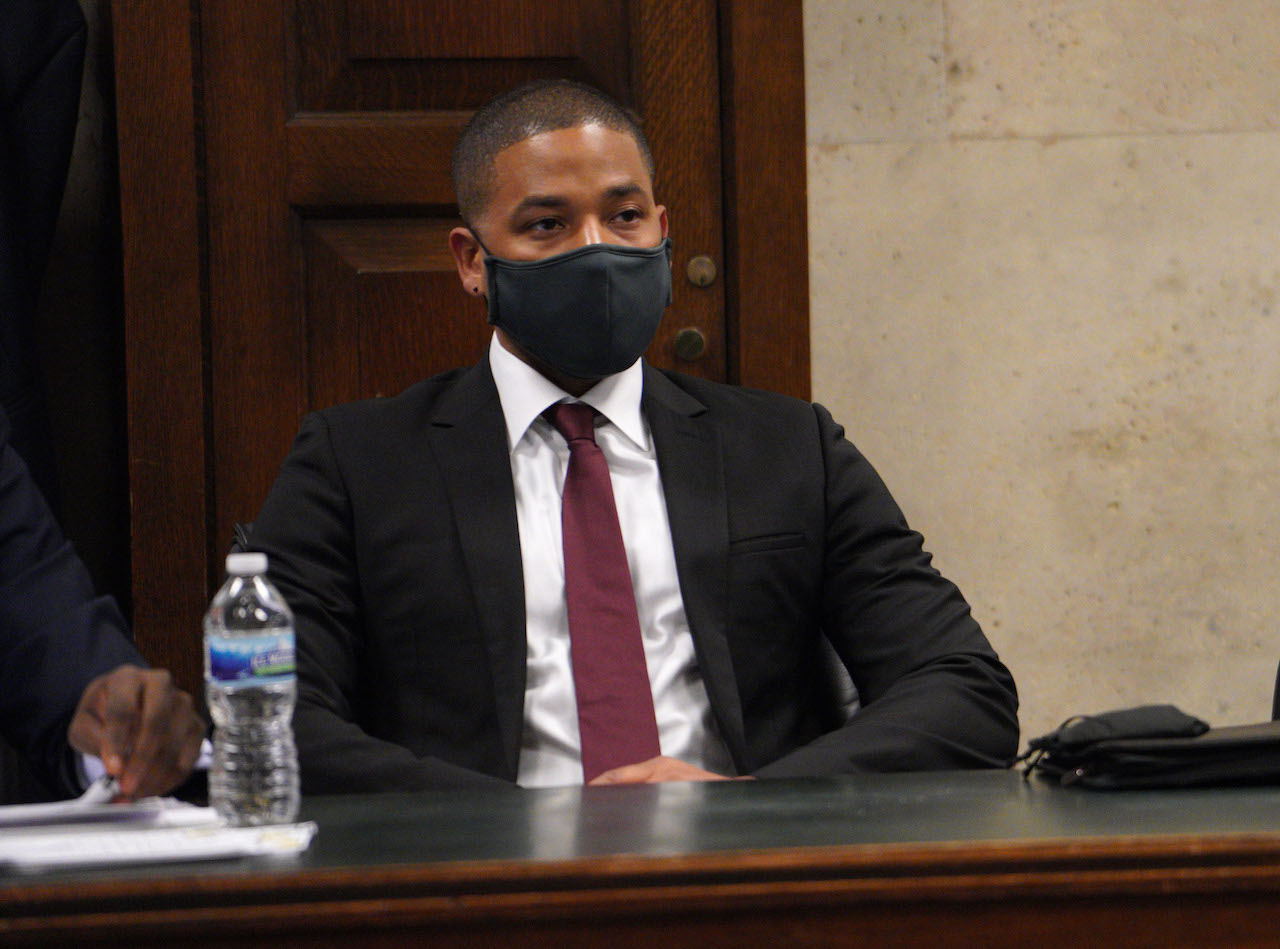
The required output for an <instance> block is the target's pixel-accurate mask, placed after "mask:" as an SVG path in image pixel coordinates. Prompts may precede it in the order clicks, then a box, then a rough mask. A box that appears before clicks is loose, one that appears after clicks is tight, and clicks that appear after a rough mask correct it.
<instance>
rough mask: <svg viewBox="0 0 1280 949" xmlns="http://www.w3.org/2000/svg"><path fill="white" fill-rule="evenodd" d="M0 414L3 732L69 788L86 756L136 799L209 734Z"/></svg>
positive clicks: (179, 766) (169, 783)
mask: <svg viewBox="0 0 1280 949" xmlns="http://www.w3.org/2000/svg"><path fill="white" fill-rule="evenodd" d="M9 431H10V430H9V421H8V418H7V416H6V415H5V413H4V412H3V411H2V410H0V730H2V731H3V733H4V736H5V738H6V739H7V740H9V741H10V742H12V743H13V745H14V747H16V748H17V749H18V750H19V751H20V752H21V753H22V754H23V755H24V757H25V758H26V759H27V760H29V761H30V762H31V764H32V765H33V766H34V767H35V769H36V771H37V773H39V774H41V775H42V776H43V778H44V779H45V780H46V783H47V784H48V785H49V786H50V788H52V789H53V790H54V791H56V792H57V793H60V794H62V795H63V796H68V797H71V796H75V795H77V794H79V793H80V792H81V791H82V790H83V789H84V783H85V776H84V774H83V773H82V771H81V766H82V762H83V759H81V758H79V756H77V755H76V754H74V753H73V751H74V752H79V753H80V754H81V755H90V756H93V757H95V758H97V759H99V760H100V762H101V767H102V768H103V769H105V771H106V772H107V773H108V774H111V775H112V776H114V777H116V778H117V779H118V780H119V786H120V795H121V797H123V798H126V799H131V798H138V797H145V796H148V795H152V794H159V793H162V792H164V791H168V790H170V789H171V788H173V787H175V786H176V785H178V784H179V783H180V782H181V781H182V779H183V778H184V777H186V775H187V774H188V773H189V772H190V771H191V768H192V765H193V763H194V762H195V760H196V756H197V754H198V753H199V750H200V743H201V739H202V738H203V735H204V732H205V726H204V723H203V722H202V721H201V720H200V718H199V717H198V716H197V715H196V714H195V711H194V708H193V704H192V700H191V696H189V695H187V694H186V693H185V692H183V691H181V690H180V689H178V688H176V687H175V686H174V685H173V682H172V680H171V679H170V677H169V674H168V673H167V672H165V671H163V670H160V669H148V668H146V662H145V661H144V660H143V658H142V657H141V656H140V655H139V654H138V651H137V650H136V649H135V648H134V647H133V644H132V643H131V642H130V641H129V638H128V634H127V632H126V628H125V622H124V618H123V617H122V616H121V615H120V611H119V609H118V608H117V607H116V605H115V601H113V600H112V599H111V598H109V597H99V596H95V595H94V591H93V586H92V582H91V581H90V579H89V574H88V571H86V570H85V568H84V565H83V564H82V563H81V562H80V559H79V558H78V557H77V556H76V554H75V551H74V550H73V549H72V548H71V545H70V544H69V543H68V542H67V540H66V538H64V537H63V536H62V533H61V532H60V531H59V530H58V526H57V524H56V523H55V522H54V520H53V515H52V514H51V513H50V512H49V509H48V507H47V506H46V504H45V502H44V498H43V496H42V495H41V494H40V491H39V489H38V488H37V487H36V485H35V483H34V482H33V481H32V479H31V475H30V472H29V471H28V470H27V467H26V465H25V463H24V462H23V460H22V459H21V458H20V457H19V456H18V454H17V453H16V452H15V451H14V450H13V448H12V447H11V446H10V444H9Z"/></svg>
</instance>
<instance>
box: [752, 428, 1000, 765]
mask: <svg viewBox="0 0 1280 949" xmlns="http://www.w3.org/2000/svg"><path fill="white" fill-rule="evenodd" d="M813 411H814V413H815V416H816V423H817V432H818V437H819V440H820V443H821V446H822V455H823V462H824V467H825V490H826V507H825V542H824V553H823V577H822V591H821V595H820V602H821V625H822V629H823V632H824V633H825V635H826V636H827V637H828V639H829V640H830V641H831V643H832V645H833V646H834V647H835V650H836V652H837V653H838V654H839V656H840V658H841V659H842V660H843V662H844V664H845V666H846V667H847V668H848V669H849V672H850V674H851V676H852V678H853V681H854V684H855V685H856V687H857V689H858V695H859V700H860V702H861V708H860V709H859V711H858V712H857V713H856V714H855V715H854V716H853V717H852V719H850V720H849V722H848V724H846V725H844V726H843V727H840V728H837V729H836V730H834V731H831V732H828V733H827V734H825V735H823V736H821V737H820V738H818V739H816V740H814V741H812V742H810V743H808V744H806V745H804V746H802V747H800V748H798V749H796V750H794V751H792V752H791V753H789V754H786V755H784V756H783V757H781V758H779V759H778V760H776V761H774V762H772V763H770V764H768V765H766V766H765V767H762V768H760V769H758V770H757V771H756V772H755V773H756V774H758V775H760V776H770V777H785V776H795V775H811V774H823V773H841V772H850V771H858V770H869V771H905V770H929V769H937V768H980V767H1007V766H1008V765H1009V764H1010V763H1011V761H1012V758H1013V756H1014V754H1015V753H1016V751H1017V745H1018V720H1017V705H1018V703H1017V694H1016V691H1015V688H1014V684H1013V678H1012V676H1011V675H1010V674H1009V671H1008V670H1007V669H1006V668H1005V667H1004V665H1003V664H1001V662H1000V660H999V659H998V658H997V656H996V653H995V651H994V650H993V649H992V648H991V646H990V644H989V643H988V641H987V639H986V637H985V636H984V635H983V633H982V630H981V629H980V628H979V626H978V624H977V622H976V621H975V620H974V619H973V617H972V616H971V615H970V610H969V606H968V604H967V603H966V602H965V600H964V598H963V596H962V595H961V594H960V591H959V590H958V589H956V587H955V586H954V585H953V584H952V583H950V582H949V581H948V580H946V579H945V578H943V577H942V576H941V575H940V574H939V573H938V572H937V570H936V569H934V567H933V566H932V565H931V558H930V556H929V554H928V553H927V552H925V550H924V549H923V545H922V539H921V537H920V535H919V534H917V533H915V532H914V531H912V530H911V529H910V528H909V527H908V526H907V523H906V520H905V518H904V517H903V515H902V512H901V510H900V509H899V508H898V506H897V504H896V503H895V502H894V500H893V498H892V497H891V496H890V494H889V492H888V489H887V488H886V487H885V485H884V483H883V482H882V481H881V480H880V478H879V476H878V475H877V474H876V472H875V471H874V470H873V469H872V467H871V465H870V464H869V463H868V462H867V460H866V459H865V458H864V457H863V456H862V455H861V453H860V452H858V450H857V449H856V448H855V447H854V446H853V445H852V444H851V443H850V442H848V441H847V440H846V439H845V438H844V432H843V429H841V427H840V426H839V425H837V424H836V423H835V422H834V421H833V420H832V419H831V416H830V415H829V414H828V413H827V411H826V410H825V409H824V408H822V407H821V406H818V405H815V406H813Z"/></svg>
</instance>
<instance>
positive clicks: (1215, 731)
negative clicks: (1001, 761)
mask: <svg viewBox="0 0 1280 949" xmlns="http://www.w3.org/2000/svg"><path fill="white" fill-rule="evenodd" d="M1028 748H1029V750H1028V751H1027V753H1026V754H1024V755H1022V756H1021V757H1020V758H1019V759H1018V760H1019V761H1026V762H1027V765H1026V770H1025V772H1024V773H1025V774H1027V775H1030V774H1032V773H1038V774H1041V775H1044V776H1046V777H1052V778H1057V779H1058V780H1059V781H1060V782H1061V783H1062V784H1080V785H1082V786H1083V787H1088V788H1115V789H1120V788H1182V787H1205V786H1211V785H1217V786H1222V785H1233V784H1273V783H1274V784H1280V722H1263V723H1261V724H1258V725H1231V726H1226V727H1223V728H1210V727H1209V725H1208V723H1207V722H1204V721H1201V720H1200V719H1198V718H1196V717H1194V716H1192V715H1187V714H1186V713H1185V712H1182V711H1180V710H1179V709H1177V708H1175V707H1174V706H1172V705H1144V706H1140V707H1138V708H1130V709H1121V710H1119V711H1115V712H1105V713H1103V714H1101V715H1080V716H1076V717H1074V718H1069V719H1067V721H1065V722H1063V723H1062V725H1060V726H1059V727H1058V728H1057V729H1056V730H1055V731H1052V732H1050V733H1049V734H1047V735H1042V736H1041V737H1039V738H1035V739H1033V740H1032V741H1031V742H1030V744H1029V746H1028Z"/></svg>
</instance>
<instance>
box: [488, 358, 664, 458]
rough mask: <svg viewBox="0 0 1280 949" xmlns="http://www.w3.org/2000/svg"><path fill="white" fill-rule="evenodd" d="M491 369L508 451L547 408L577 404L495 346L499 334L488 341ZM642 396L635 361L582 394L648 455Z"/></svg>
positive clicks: (638, 363)
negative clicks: (496, 389) (641, 409)
mask: <svg viewBox="0 0 1280 949" xmlns="http://www.w3.org/2000/svg"><path fill="white" fill-rule="evenodd" d="M489 368H490V369H491V370H492V372H493V381H494V384H495V385H497V387H498V399H499V401H500V402H501V403H502V415H503V418H504V419H505V420H506V423H507V446H508V449H510V450H514V449H515V446H516V445H517V444H519V442H520V439H522V438H524V433H525V432H526V431H528V430H529V426H530V425H532V424H533V422H534V420H535V419H537V417H538V416H539V415H541V414H542V413H543V412H545V411H546V410H547V409H548V408H549V407H550V406H552V405H555V404H556V403H557V402H562V401H566V400H567V401H579V400H576V399H574V397H573V396H571V395H569V393H567V392H565V391H564V390H563V389H561V388H560V387H559V386H558V385H556V384H555V383H554V382H552V381H551V380H550V379H548V378H547V377H546V376H544V375H543V374H542V373H540V372H538V370H536V369H534V368H533V367H532V366H530V365H529V364H528V363H526V362H524V361H523V360H522V359H520V358H519V357H518V356H516V355H515V354H514V353H511V352H508V351H507V348H506V347H505V346H503V345H502V344H501V343H500V342H498V337H497V334H496V333H495V334H494V336H493V338H492V339H491V340H490V342H489ZM643 391H644V369H643V368H642V366H641V361H640V360H639V359H637V360H636V361H635V362H634V363H632V364H631V365H630V367H628V368H626V369H624V370H622V372H618V373H614V374H613V375H611V376H605V377H604V378H603V379H601V380H600V381H599V382H597V383H596V384H595V385H594V386H592V387H591V388H590V389H588V390H587V391H586V392H584V393H583V395H582V399H581V400H580V401H582V402H585V403H587V405H589V406H591V407H592V408H593V409H595V410H596V411H597V412H599V413H600V414H601V415H603V416H604V417H605V418H607V419H608V420H609V421H610V422H612V423H613V424H614V425H616V426H617V427H618V429H619V430H620V431H621V432H622V434H624V435H626V436H627V438H629V439H631V441H632V442H634V443H635V444H636V446H637V447H639V448H641V449H643V450H645V451H648V449H649V433H648V430H647V429H646V426H645V424H644V419H643V418H642V416H641V414H640V396H641V394H642V393H643Z"/></svg>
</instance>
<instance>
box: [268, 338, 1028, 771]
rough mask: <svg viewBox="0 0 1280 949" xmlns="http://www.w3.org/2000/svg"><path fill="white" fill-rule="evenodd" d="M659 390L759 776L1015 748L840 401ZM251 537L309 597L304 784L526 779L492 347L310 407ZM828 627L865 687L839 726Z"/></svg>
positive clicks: (740, 724) (982, 761) (695, 570)
mask: <svg viewBox="0 0 1280 949" xmlns="http://www.w3.org/2000/svg"><path fill="white" fill-rule="evenodd" d="M643 407H644V412H645V414H646V417H647V418H648V421H649V425H650V427H651V429H652V432H653V438H654V443H655V446H656V451H657V455H658V464H659V469H660V471H661V475H662V483H663V490H664V492H665V494H666V501H667V508H668V513H669V517H670V522H671V531H672V538H673V541H674V545H675V554H676V564H677V569H678V573H679V578H680V588H681V592H682V594H683V597H684V603H685V609H686V612H687V615H688V619H689V625H690V628H691V630H692V634H693V639H694V644H695V649H696V655H697V661H698V664H699V667H700V671H701V674H702V677H703V681H704V682H705V684H706V688H707V692H708V695H709V697H710V700H711V706H712V709H713V712H714V714H715V717H716V721H717V723H718V725H719V728H720V732H721V735H722V737H723V738H724V740H725V742H726V744H727V745H728V748H729V751H730V753H731V754H732V756H733V760H734V762H735V764H736V766H737V768H738V770H739V771H740V772H741V773H753V774H756V775H758V776H792V775H812V774H834V773H840V772H847V771H851V770H856V769H868V770H903V769H927V768H945V767H982V766H1005V765H1007V764H1008V763H1009V761H1010V759H1011V757H1012V756H1013V754H1014V752H1015V751H1016V746H1017V740H1018V726H1017V717H1016V708H1017V699H1016V696H1015V692H1014V687H1013V682H1012V678H1011V677H1010V675H1009V673H1008V671H1007V670H1006V669H1005V668H1004V666H1003V665H1001V664H1000V662H999V660H998V659H997V658H996V655H995V653H994V652H993V651H992V649H991V647H990V646H989V644H988V643H987V640H986V638H985V637H984V636H983V634H982V632H981V630H980V629H979V628H978V625H977V624H976V623H975V622H974V620H973V619H972V618H971V617H970V615H969V607H968V605H967V604H966V603H965V601H964V599H963V598H962V597H961V595H960V593H959V591H958V590H956V588H955V587H954V586H953V585H952V584H951V583H949V582H948V581H946V580H945V579H943V578H942V577H941V576H940V575H939V574H938V573H937V571H936V570H934V569H933V567H932V566H931V565H930V559H929V556H928V554H926V553H925V552H924V551H923V550H922V547H921V540H920V537H919V535H918V534H915V533H913V532H912V531H911V530H910V529H909V528H908V527H907V525H906V523H905V521H904V519H903V517H902V514H901V512H900V511H899V509H898V507H897V505H896V504H895V503H894V502H893V500H892V498H891V497H890V496H889V493H888V491H887V490H886V489H885V487H884V485H883V484H882V483H881V481H880V479H879V478H878V476H877V475H876V474H875V472H874V471H873V470H872V468H871V466H870V465H869V464H868V463H867V461H866V460H865V459H864V458H863V457H862V456H861V455H860V454H859V453H858V451H857V450H856V449H855V448H854V447H853V445H851V444H850V443H849V442H848V441H846V440H845V439H844V437H843V432H842V430H841V428H840V427H839V426H838V425H836V424H835V423H834V422H833V421H832V420H831V417H830V416H829V415H828V413H827V412H826V411H825V410H824V409H823V408H821V407H820V406H816V405H809V404H808V403H805V402H801V401H799V400H795V399H790V398H786V397H783V396H778V395H773V394H769V393H763V392H757V391H751V390H746V389H740V388H735V387H731V386H725V385H718V384H715V383H708V382H705V381H702V380H698V379H693V378H690V377H687V376H681V375H677V374H674V373H664V372H659V371H657V370H654V369H652V368H651V367H648V366H646V367H645V377H644V397H643ZM253 543H254V546H255V547H256V548H258V549H260V550H263V551H265V552H266V553H267V554H268V555H269V557H270V572H271V576H272V577H273V579H274V580H275V581H276V583H277V584H278V585H279V587H280V588H281V590H282V592H283V593H284V595H285V597H286V598H287V599H288V601H289V602H290V603H291V604H292V605H293V608H294V610H295V612H296V614H297V624H298V674H299V702H298V709H297V713H296V717H295V728H296V734H297V738H298V745H299V756H300V762H301V766H302V780H303V789H304V791H305V792H308V793H314V792H329V791H346V790H357V789H360V790H364V789H393V788H395V789H413V788H423V787H429V786H433V785H440V784H450V783H469V782H475V781H483V780H493V779H500V780H504V781H511V780H513V779H514V778H515V775H516V769H517V763H518V756H519V749H520V738H521V728H522V712H523V704H524V691H525V616H524V589H523V575H522V571H521V562H520V545H519V537H518V529H517V523H516V512H515V492H514V488H513V486H512V479H511V467H510V462H509V459H508V453H507V446H506V434H505V428H504V423H503V417H502V409H501V405H500V403H499V400H498V394H497V390H496V388H495V386H494V383H493V378H492V376H491V374H490V370H489V366H488V362H487V361H485V362H483V363H481V364H480V365H478V366H476V367H474V368H472V369H468V370H458V371H455V372H451V373H446V374H444V375H441V376H437V377H434V378H432V379H429V380H427V381H425V382H422V383H419V384H418V385H416V386H414V387H412V388H410V389H408V390H407V391H406V392H404V393H403V394H401V395H400V396H397V397H395V398H390V399H382V400H375V401H370V402H362V403H354V404H351V405H344V406H338V407H336V408H332V409H328V410H325V411H322V412H319V413H315V414H313V415H310V416H308V417H307V419H306V420H305V421H304V422H303V425H302V429H301V432H300V434H299V436H298V438H297V441H296V442H295V444H294V447H293V450H292V452H291V453H290V455H289V457H288V459H287V460H286V462H285V464H284V466H283V468H282V470H281V473H280V476H279V478H278V480H277V482H276V484H275V486H274V487H273V489H272V490H271V492H270V495H269V496H268V499H267V501H266V503H265V505H264V507H263V509H262V511H261V513H260V515H259V517H258V519H257V521H256V523H255V526H254V534H253ZM824 635H825V636H826V637H827V638H828V639H829V640H830V642H831V643H832V645H834V647H835V649H836V652H837V653H838V654H839V655H840V657H841V659H842V660H843V661H844V663H845V664H846V666H847V667H848V669H849V671H850V673H851V675H852V677H853V680H854V683H855V684H856V686H857V689H858V692H859V696H860V699H861V702H862V708H861V710H860V711H859V712H858V713H857V714H856V715H855V716H854V717H853V718H852V720H851V721H850V722H849V723H848V724H846V725H843V726H841V727H836V719H835V718H834V717H833V709H832V707H831V704H830V702H829V700H828V696H827V695H826V694H825V692H824V691H823V690H822V689H821V688H819V687H818V685H817V683H818V682H819V681H821V680H822V678H823V676H822V670H821V663H822V660H821V650H820V641H821V637H822V636H824Z"/></svg>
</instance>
